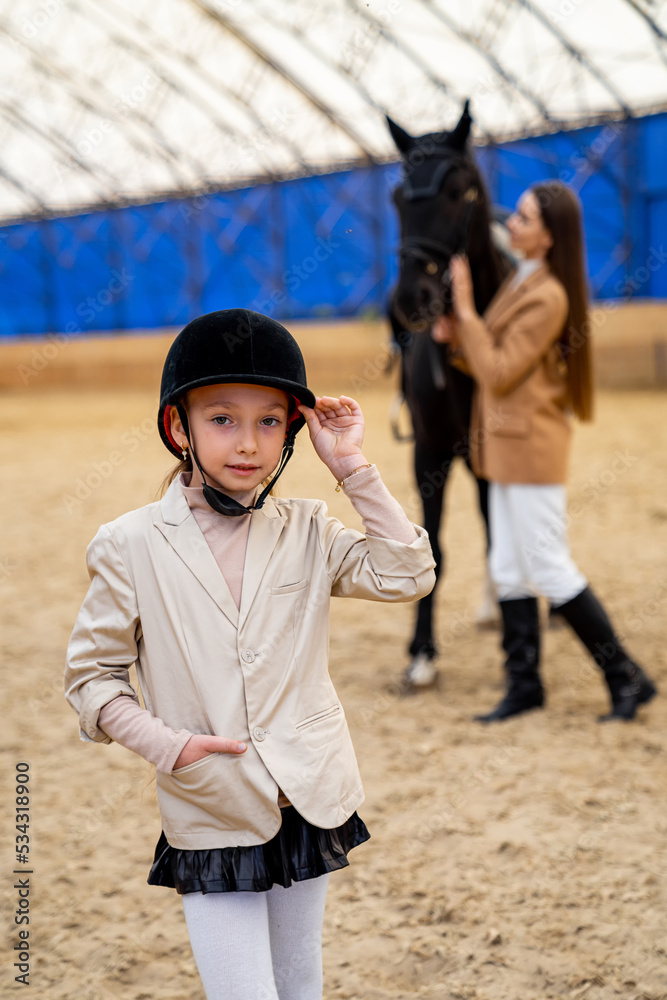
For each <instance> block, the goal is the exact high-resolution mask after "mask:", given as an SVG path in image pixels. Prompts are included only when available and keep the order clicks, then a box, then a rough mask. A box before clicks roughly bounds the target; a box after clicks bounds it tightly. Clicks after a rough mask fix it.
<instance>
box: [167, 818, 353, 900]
mask: <svg viewBox="0 0 667 1000" xmlns="http://www.w3.org/2000/svg"><path fill="white" fill-rule="evenodd" d="M280 811H281V813H282V820H283V821H282V826H281V827H280V830H279V831H278V833H277V834H276V835H275V837H274V838H273V839H272V840H269V841H268V843H266V844H256V845H255V846H253V847H218V848H213V849H211V850H204V851H202V850H198V851H181V850H178V849H177V848H175V847H171V846H170V844H169V843H168V842H167V838H166V837H165V835H164V832H162V833H161V834H160V839H159V840H158V842H157V846H156V848H155V857H154V859H153V865H152V867H151V870H150V873H149V875H148V884H149V885H164V886H168V887H169V888H171V889H176V891H177V892H179V893H181V894H184V893H188V892H266V891H267V890H268V889H270V888H271V887H272V886H274V885H282V886H284V887H285V888H287V887H288V886H290V885H291V884H292V882H302V881H304V880H305V879H309V878H317V877H318V876H319V875H325V874H326V873H327V872H333V871H337V870H338V869H339V868H345V867H347V865H348V864H349V862H348V860H347V854H348V852H349V851H351V850H352V848H353V847H358V846H359V844H363V843H365V842H366V841H367V840H368V839H369V838H370V833H369V832H368V830H367V829H366V824H365V823H364V822H363V820H362V819H360V817H359V816H357V814H356V812H355V813H353V814H352V816H350V818H349V819H348V820H346V821H345V823H343V825H342V826H339V827H337V828H336V829H335V830H321V829H320V828H319V827H317V826H312V824H311V823H308V822H307V820H305V819H304V818H303V816H300V815H299V813H298V812H297V811H296V809H295V808H294V806H286V807H285V808H283V809H281V810H280Z"/></svg>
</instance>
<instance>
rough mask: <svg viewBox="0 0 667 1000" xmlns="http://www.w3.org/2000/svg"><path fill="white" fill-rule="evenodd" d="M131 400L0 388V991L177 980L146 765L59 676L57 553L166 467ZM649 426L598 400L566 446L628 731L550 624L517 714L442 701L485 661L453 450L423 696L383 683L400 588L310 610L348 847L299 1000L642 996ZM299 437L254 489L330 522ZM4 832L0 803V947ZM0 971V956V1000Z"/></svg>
mask: <svg viewBox="0 0 667 1000" xmlns="http://www.w3.org/2000/svg"><path fill="white" fill-rule="evenodd" d="M331 388H333V387H331ZM389 398H390V392H389V389H388V388H387V387H386V386H385V387H380V388H378V385H377V384H376V385H375V386H374V387H373V388H372V390H368V391H367V392H366V394H365V395H363V394H362V395H361V397H360V399H361V402H362V404H363V405H364V408H365V412H366V416H367V422H368V425H369V429H368V434H367V454H368V455H369V457H370V458H372V459H374V460H376V461H377V463H378V465H379V466H380V469H381V471H382V473H383V475H384V477H385V479H386V482H387V483H388V485H389V486H390V488H391V489H392V490H393V491H394V492H395V494H396V496H397V497H398V498H399V499H400V500H401V502H403V504H404V505H405V507H406V509H407V510H408V512H409V513H410V514H411V516H412V517H413V518H415V519H418V517H419V513H418V508H417V506H416V504H415V496H414V492H413V490H412V487H411V475H410V471H409V469H410V449H409V446H406V445H398V444H395V443H393V442H392V441H391V439H390V435H389V431H388V425H387V418H386V414H387V409H388V404H389ZM153 412H154V397H153V394H152V393H148V392H138V391H137V392H133V393H128V394H127V395H121V394H118V393H113V394H112V393H104V392H95V393H89V394H80V395H69V396H68V395H66V394H65V393H64V392H60V393H59V392H57V391H53V392H50V393H44V394H38V393H36V392H32V393H30V394H21V393H15V394H9V395H5V396H4V397H2V398H1V399H0V413H1V420H2V426H3V430H4V431H5V433H4V435H3V438H2V445H1V447H2V458H3V462H4V468H5V473H4V479H5V483H6V490H7V491H8V495H7V496H6V500H5V514H4V518H3V540H2V546H1V549H0V583H1V585H2V594H3V602H2V605H3V612H4V623H3V628H2V641H3V646H4V649H3V659H2V663H3V666H2V671H3V695H4V697H3V716H4V722H3V734H2V750H3V753H4V758H3V759H4V763H5V766H4V768H3V782H4V785H3V794H4V798H3V801H4V802H6V803H7V808H6V809H5V810H4V820H5V821H8V820H11V818H12V816H13V811H14V800H13V786H12V788H10V781H11V780H13V777H14V773H15V771H14V769H15V765H16V762H17V761H21V760H27V761H29V762H30V765H31V779H32V780H31V786H30V787H31V792H32V836H33V842H32V858H31V860H32V863H33V864H32V867H33V869H34V874H33V875H32V897H31V904H32V911H31V924H30V930H31V939H30V940H31V951H32V952H33V953H34V957H33V963H32V972H31V990H30V991H28V990H26V991H25V992H24V993H22V994H21V995H23V996H28V995H29V996H31V997H35V998H37V997H38V998H39V1000H74V998H76V1000H107V998H114V1000H115V998H122V1000H203V996H204V995H203V991H202V989H201V986H200V983H199V980H198V977H197V973H196V969H195V966H194V961H193V958H192V955H191V952H190V947H189V943H188V939H187V935H186V931H185V925H184V921H183V916H182V910H181V906H180V901H179V899H178V897H177V895H176V894H175V893H173V892H172V891H171V890H166V889H157V888H152V887H149V886H147V885H146V875H147V872H148V868H149V865H150V861H151V859H152V852H153V847H154V844H155V841H156V839H157V836H158V834H159V829H160V828H159V819H158V814H157V811H156V807H155V804H154V790H153V789H154V786H153V781H152V777H151V768H150V766H149V765H147V764H145V763H144V762H143V761H142V760H141V759H139V758H136V757H134V756H133V755H132V754H130V753H129V752H127V751H126V750H124V749H123V748H122V747H119V746H115V745H112V746H95V745H90V744H83V743H80V742H79V741H78V739H77V727H76V719H75V717H74V714H73V713H72V712H71V710H70V709H69V708H68V706H67V705H66V704H65V702H64V699H63V697H62V693H61V692H62V663H63V656H64V648H65V644H66V642H67V638H68V635H69V631H70V629H71V626H72V623H73V621H74V618H75V616H76V613H77V610H78V607H79V604H80V602H81V599H82V597H83V594H84V592H85V588H86V586H87V576H86V570H85V562H84V552H85V546H86V544H87V542H88V541H89V539H90V538H91V537H92V536H93V534H94V533H95V531H96V529H97V527H98V526H99V524H100V523H102V522H104V521H107V520H111V519H112V518H114V517H116V516H117V515H119V514H121V513H122V512H124V511H126V510H128V509H130V508H132V507H136V506H140V505H142V504H144V503H146V502H149V501H150V500H152V499H153V498H154V495H155V492H156V490H157V487H158V484H159V482H160V480H161V478H162V476H163V474H164V473H165V472H166V470H167V468H168V466H169V458H168V456H167V454H166V452H165V451H164V449H163V447H162V445H161V444H160V443H159V442H158V439H157V434H156V433H155V431H154V429H153ZM666 426H667V395H664V394H663V395H659V394H650V393H645V394H639V393H634V394H632V393H627V394H617V395H602V396H601V397H600V400H599V407H598V418H597V422H596V423H595V424H594V425H593V426H589V427H582V428H579V429H578V432H577V436H576V445H575V451H574V456H573V467H572V483H571V490H570V496H571V500H572V501H575V500H578V501H579V504H578V507H577V511H578V513H577V516H575V517H573V519H572V524H571V542H572V548H573V551H574V554H575V557H576V559H577V561H578V563H579V565H580V566H581V568H582V570H583V571H584V572H585V573H587V574H588V575H589V577H590V579H591V581H592V583H593V584H594V586H595V588H596V589H597V590H598V592H599V593H600V595H601V596H602V598H603V599H604V601H605V602H606V604H607V606H608V608H609V610H610V612H611V613H612V615H613V618H614V620H615V622H616V624H617V626H618V628H619V630H621V631H622V632H624V633H625V634H627V637H628V642H629V645H630V647H631V650H632V651H633V653H634V654H635V655H636V657H637V659H638V660H639V661H640V662H641V663H643V664H644V665H645V666H646V667H647V669H648V670H649V671H650V673H651V674H652V675H654V676H655V677H656V678H657V680H658V681H659V682H661V684H662V688H663V691H664V695H663V697H661V698H659V699H657V700H656V701H655V702H654V703H653V704H652V705H651V706H649V707H648V708H647V709H645V710H644V711H643V712H642V714H641V717H640V718H639V720H638V721H637V722H636V723H635V724H633V725H624V724H612V725H608V726H600V725H598V724H597V723H596V721H595V719H596V716H597V714H598V712H600V711H602V710H603V709H604V708H605V707H606V695H605V691H604V688H603V685H602V682H601V679H600V677H599V676H598V675H597V673H596V670H595V669H594V668H592V667H591V666H589V664H588V662H587V660H586V657H585V656H584V655H583V653H582V651H581V650H580V648H579V647H578V646H577V645H576V643H575V641H574V640H573V638H571V636H570V635H569V634H567V633H566V632H564V631H557V632H549V633H548V634H547V635H546V637H545V656H544V659H545V668H544V672H545V677H546V682H547V685H548V695H549V702H548V707H547V710H546V711H545V712H543V713H535V714H533V715H531V716H528V717H525V718H520V719H516V720H512V721H510V722H508V723H505V724H504V725H501V726H497V727H494V728H488V729H487V728H482V727H480V726H479V725H477V724H474V723H473V722H471V721H470V719H471V716H472V714H473V713H474V712H475V711H477V710H479V709H480V708H487V707H490V706H491V705H492V704H494V703H495V700H497V698H498V697H499V695H500V692H501V670H500V656H499V651H498V635H497V634H496V633H488V632H487V633H478V632H477V631H476V629H475V627H474V612H475V607H476V604H477V602H478V597H479V593H480V588H481V581H482V574H483V559H482V556H483V548H482V535H481V529H480V523H479V518H478V516H477V514H476V511H475V509H474V504H473V491H472V483H471V481H470V479H469V477H468V476H467V474H466V473H465V470H464V469H463V468H458V469H457V471H456V474H455V475H454V476H453V480H452V483H451V487H450V493H449V504H450V514H449V519H448V523H447V528H446V532H445V540H446V546H447V553H448V559H449V568H448V573H447V577H446V580H445V583H444V585H443V586H442V588H441V590H440V593H439V597H438V607H439V612H438V638H439V642H440V645H441V650H442V656H441V659H440V667H441V682H440V686H439V689H438V690H435V691H431V692H429V693H425V694H422V695H420V696H418V697H412V698H401V697H399V696H398V693H397V690H398V689H397V684H396V682H397V681H398V679H399V678H400V675H401V672H402V670H403V668H404V666H405V663H406V660H405V654H404V648H405V644H406V640H407V637H408V634H409V631H410V627H411V621H412V617H413V608H411V607H410V606H399V607H395V606H381V605H376V604H371V603H363V604H362V603H361V602H358V603H357V602H352V601H350V602H342V601H340V602H335V603H334V607H333V612H332V614H333V629H332V643H331V674H332V677H333V679H334V682H335V683H336V685H337V687H338V690H339V693H340V695H341V698H342V700H343V703H344V705H345V706H346V710H347V714H348V718H349V722H350V726H351V729H352V734H353V738H354V740H355V744H356V748H357V752H358V757H359V760H360V764H361V770H362V774H363V777H364V782H365V788H366V796H367V798H366V802H365V804H364V807H363V808H362V809H361V810H360V812H361V814H362V816H363V818H364V819H365V820H366V823H367V824H368V826H369V828H370V830H371V833H372V840H371V841H370V843H368V844H367V845H365V846H363V847H361V848H359V849H358V850H356V851H354V852H353V854H352V855H351V865H350V867H349V868H348V869H346V870H345V871H342V872H338V873H336V874H334V875H333V876H332V878H331V889H330V896H329V904H328V909H327V916H326V926H325V952H324V955H325V994H324V995H325V998H327V1000H334V998H344V997H345V998H355V1000H385V998H390V997H391V998H397V1000H398V998H420V1000H421V998H423V1000H427V998H437V1000H449V998H452V1000H453V998H456V1000H546V998H552V997H554V998H568V1000H579V998H583V997H585V998H586V1000H612V998H615V997H620V998H624V1000H631V998H635V1000H639V998H643V1000H658V998H667V936H666V934H665V926H666V923H667V909H666V904H667V811H666V807H665V802H666V793H667V776H666V768H665V763H666V753H665V737H664V733H665V723H666V722H667V660H666V656H665V626H664V621H665V610H666V609H667V568H666V562H665V551H666V546H665V533H666V531H667V510H666V508H665V503H664V498H665V496H666V495H667V449H666V448H665V444H666V443H667V442H666V437H665V427H666ZM300 437H301V441H300V443H299V444H300V446H299V452H298V455H297V456H296V458H295V461H294V462H293V465H292V467H291V468H290V470H289V474H286V476H285V478H284V481H283V483H282V484H281V493H282V494H283V495H288V494H290V493H293V494H295V495H299V494H300V495H308V496H312V495H315V496H324V497H326V498H327V500H328V501H329V503H330V510H331V511H332V512H333V513H336V514H339V515H340V516H342V517H343V518H344V519H345V520H346V521H347V522H348V523H351V524H354V523H357V522H356V519H355V516H354V514H353V513H352V512H351V509H350V508H349V505H348V501H347V500H346V499H345V498H344V497H343V495H342V494H340V495H339V494H336V493H334V491H333V484H332V481H331V477H330V476H329V474H328V472H327V471H326V469H325V468H324V467H323V466H322V465H321V464H320V463H319V462H318V460H317V459H316V458H315V456H314V454H313V453H312V451H311V450H310V446H309V443H308V441H307V439H306V438H305V436H304V434H302V435H300ZM619 456H620V457H619ZM13 837H14V831H13V829H12V828H11V826H10V823H9V822H7V827H6V828H5V831H4V833H3V843H4V844H5V845H6V846H5V848H3V855H2V857H3V863H4V866H5V874H4V881H3V886H4V898H5V901H6V903H7V908H6V910H5V917H4V922H5V929H6V934H5V945H9V947H10V948H11V947H12V946H13V945H14V944H15V943H16V941H17V928H16V927H15V925H14V922H13V914H14V909H15V907H16V900H17V896H16V890H15V889H13V888H12V884H13V881H12V880H13V875H12V869H13V867H14V864H15V863H14V853H13V851H12V850H11V846H12V844H13ZM11 961H13V959H12V960H10V962H11ZM21 989H22V987H20V986H18V985H16V984H15V983H14V982H13V972H12V971H11V969H10V963H8V962H7V961H4V960H3V966H2V985H0V995H2V996H3V997H6V996H10V995H14V993H15V992H16V993H17V994H18V993H19V991H20V990H21ZM248 1000H256V998H250V997H249V998H248Z"/></svg>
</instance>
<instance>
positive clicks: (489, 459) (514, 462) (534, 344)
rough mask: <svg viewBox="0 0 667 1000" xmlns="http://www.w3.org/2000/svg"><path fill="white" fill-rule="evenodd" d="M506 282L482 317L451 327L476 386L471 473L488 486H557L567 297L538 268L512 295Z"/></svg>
mask: <svg viewBox="0 0 667 1000" xmlns="http://www.w3.org/2000/svg"><path fill="white" fill-rule="evenodd" d="M510 282H511V276H510V278H508V279H507V280H506V281H505V282H504V284H503V285H501V287H500V288H499V290H498V292H497V293H496V295H495V297H494V298H493V300H492V302H491V304H490V305H489V307H488V309H487V310H486V312H485V314H484V318H483V319H480V318H479V317H476V318H473V319H470V320H466V321H465V322H460V323H459V324H458V338H459V342H460V348H461V350H462V352H463V356H464V358H465V361H466V363H467V368H468V370H469V372H470V374H471V375H472V376H473V378H474V379H475V381H476V382H477V391H476V393H475V397H474V400H473V410H472V420H471V427H470V450H471V460H472V466H473V469H474V471H475V474H476V475H477V476H480V477H482V478H484V479H488V480H490V481H491V482H496V483H564V482H565V480H566V478H567V467H568V458H569V450H570V435H571V428H570V420H569V418H568V415H567V409H568V398H567V383H566V370H565V363H564V361H563V360H562V358H561V356H560V351H559V348H558V343H557V342H558V339H559V337H560V335H561V332H562V330H563V326H564V324H565V320H566V318H567V309H568V302H567V295H566V292H565V289H564V288H563V286H562V285H561V283H560V281H558V279H557V278H555V277H554V275H552V274H551V272H550V270H549V268H548V266H547V265H546V264H545V265H543V266H541V267H539V268H538V269H537V270H536V271H534V272H533V273H532V274H531V275H529V276H528V277H527V278H526V279H525V281H523V282H522V283H521V284H520V285H519V286H518V287H517V288H509V287H508V285H509V284H510Z"/></svg>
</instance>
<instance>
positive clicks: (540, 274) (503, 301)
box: [484, 264, 549, 327]
mask: <svg viewBox="0 0 667 1000" xmlns="http://www.w3.org/2000/svg"><path fill="white" fill-rule="evenodd" d="M548 274H549V271H548V268H547V266H546V264H542V265H541V266H540V267H538V268H537V270H536V271H533V273H532V274H529V275H528V277H527V278H526V279H525V280H524V281H522V282H521V284H520V285H517V286H516V288H511V289H509V290H508V289H507V286H505V287H503V286H502V285H501V286H500V288H499V289H498V292H497V293H496V296H495V298H494V300H493V302H492V303H491V305H490V306H489V308H488V309H487V311H486V314H485V316H484V320H485V322H486V324H487V326H489V327H491V326H495V325H496V324H498V323H500V320H501V318H502V317H503V316H504V315H505V313H507V312H508V311H509V310H511V309H513V308H514V307H515V305H516V304H517V302H520V301H521V299H522V298H523V296H524V295H525V294H526V292H527V291H529V290H530V289H531V288H534V287H535V285H539V284H540V283H541V282H542V281H544V279H545V278H546V277H547V275H548ZM508 284H509V280H508Z"/></svg>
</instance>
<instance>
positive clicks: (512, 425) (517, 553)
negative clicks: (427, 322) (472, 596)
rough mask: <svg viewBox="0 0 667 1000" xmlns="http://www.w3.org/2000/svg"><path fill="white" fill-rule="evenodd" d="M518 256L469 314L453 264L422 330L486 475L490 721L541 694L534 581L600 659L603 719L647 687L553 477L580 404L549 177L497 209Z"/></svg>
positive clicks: (573, 235) (568, 236)
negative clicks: (464, 409) (461, 369)
mask: <svg viewBox="0 0 667 1000" xmlns="http://www.w3.org/2000/svg"><path fill="white" fill-rule="evenodd" d="M507 225H508V228H509V230H510V233H511V238H512V246H513V247H514V248H515V249H516V250H518V251H520V252H521V254H522V255H523V260H522V261H521V263H520V264H519V268H518V271H516V272H515V273H514V274H513V275H511V276H510V277H509V278H508V279H507V280H506V282H505V283H504V284H503V285H502V286H501V287H500V289H499V290H498V292H497V294H496V296H495V298H494V299H493V301H492V302H491V304H490V305H489V308H488V309H487V311H486V313H485V315H484V319H482V318H481V317H480V316H478V315H477V312H476V310H475V303H474V299H473V294H472V282H471V278H470V268H469V267H468V264H467V261H465V260H463V259H462V258H455V259H454V260H453V261H452V265H451V275H452V291H453V296H454V310H455V320H454V321H453V322H452V321H450V320H446V319H444V318H443V319H441V320H440V321H439V322H438V323H437V324H436V327H435V330H434V336H435V338H436V339H438V340H440V341H450V342H451V344H452V348H453V350H454V354H456V352H457V350H458V351H459V352H460V354H461V355H462V359H463V361H464V363H465V365H466V366H467V370H468V371H469V372H470V373H471V374H472V375H473V376H474V378H475V380H476V382H477V392H476V396H475V400H474V403H473V426H472V427H471V434H470V437H471V441H472V442H473V445H474V451H473V455H472V461H473V467H474V469H475V473H476V474H477V475H478V476H482V477H483V478H485V479H487V480H489V484H490V485H489V520H490V534H491V552H490V556H489V571H490V574H491V577H492V579H493V581H494V583H495V585H496V588H497V592H498V596H499V600H500V609H501V612H502V617H503V649H504V650H505V653H506V655H507V659H506V662H505V670H506V674H507V682H508V683H507V692H506V694H505V697H504V698H503V699H502V701H501V702H500V704H499V705H497V706H496V708H494V709H493V710H492V711H490V712H487V713H485V714H483V715H480V716H477V718H478V719H479V721H481V722H495V721H498V720H500V719H505V718H507V717H508V716H511V715H517V714H518V713H520V712H525V711H527V710H528V709H531V708H538V707H540V706H541V705H542V704H543V702H544V691H543V687H542V681H541V679H540V675H539V660H540V635H539V616H538V606H537V596H536V595H537V594H539V593H541V594H543V595H544V596H545V597H547V598H548V599H549V601H550V603H551V607H552V610H553V611H555V612H557V613H558V614H559V615H562V617H563V618H564V619H565V621H566V622H567V623H568V625H570V626H571V628H572V629H573V631H574V632H575V634H576V635H577V637H578V638H579V639H580V640H581V642H582V643H583V644H584V646H585V647H586V649H587V650H588V651H589V653H590V654H591V656H592V657H593V658H594V660H595V662H596V663H597V664H598V666H599V667H601V669H602V671H603V673H604V677H605V680H606V682H607V686H608V689H609V694H610V698H611V710H610V713H609V714H608V715H606V716H603V717H602V718H603V719H610V718H612V719H613V718H620V719H632V718H633V717H634V715H635V712H636V710H637V707H638V706H639V705H641V704H644V703H645V702H648V701H650V700H651V698H653V696H654V695H655V694H656V688H655V686H654V684H653V682H652V681H651V680H649V678H648V677H647V676H646V674H645V673H644V672H643V670H642V669H641V668H640V667H639V666H638V665H637V664H636V663H635V662H634V660H633V659H632V658H631V656H630V654H629V653H628V652H627V651H626V649H625V648H624V646H623V644H622V642H621V641H620V639H619V638H618V636H617V635H616V634H615V632H614V629H613V627H612V625H611V622H610V621H609V618H608V617H607V614H606V612H605V610H604V608H603V607H602V605H601V603H600V601H599V600H598V598H597V597H596V596H595V594H594V593H593V591H592V590H591V588H590V587H589V586H588V584H587V582H586V578H585V577H584V576H583V574H582V573H580V571H579V570H578V569H577V567H576V565H575V564H574V562H573V561H572V558H571V556H570V552H569V547H568V542H567V534H566V524H567V500H566V494H565V480H566V476H567V465H568V458H569V448H570V436H571V428H570V416H569V415H570V411H571V410H574V412H575V414H576V415H577V416H578V417H580V418H581V419H583V420H589V419H590V418H591V414H592V384H591V383H592V380H591V362H590V353H589V352H590V347H589V340H588V336H587V335H586V333H585V323H586V289H585V277H584V267H583V246H582V238H581V214H580V209H579V203H578V200H577V198H576V195H575V194H573V192H572V191H570V189H569V188H567V187H566V186H565V185H564V184H561V183H560V182H558V181H554V182H551V183H549V184H538V185H536V186H535V187H533V188H531V189H530V190H529V191H526V192H525V194H524V195H523V196H522V197H521V199H520V201H519V205H518V209H517V211H516V213H515V214H514V215H513V216H512V217H511V218H510V219H509V220H508V223H507Z"/></svg>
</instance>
